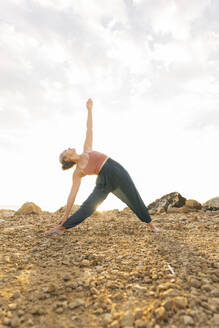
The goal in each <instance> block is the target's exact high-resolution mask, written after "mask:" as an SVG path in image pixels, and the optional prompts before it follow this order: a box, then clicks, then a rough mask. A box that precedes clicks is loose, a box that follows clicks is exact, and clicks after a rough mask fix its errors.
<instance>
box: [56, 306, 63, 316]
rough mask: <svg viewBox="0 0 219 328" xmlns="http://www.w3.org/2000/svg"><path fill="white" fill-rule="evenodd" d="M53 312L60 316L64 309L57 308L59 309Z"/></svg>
mask: <svg viewBox="0 0 219 328" xmlns="http://www.w3.org/2000/svg"><path fill="white" fill-rule="evenodd" d="M55 312H56V313H58V314H61V313H63V312H64V309H63V307H61V306H59V307H58V308H57V309H56V310H55Z"/></svg>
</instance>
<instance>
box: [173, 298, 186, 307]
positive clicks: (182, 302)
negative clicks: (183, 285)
mask: <svg viewBox="0 0 219 328" xmlns="http://www.w3.org/2000/svg"><path fill="white" fill-rule="evenodd" d="M173 302H174V304H175V305H176V307H178V308H181V309H184V308H185V307H186V306H187V304H188V301H187V299H186V298H185V297H181V296H177V297H175V298H174V299H173Z"/></svg>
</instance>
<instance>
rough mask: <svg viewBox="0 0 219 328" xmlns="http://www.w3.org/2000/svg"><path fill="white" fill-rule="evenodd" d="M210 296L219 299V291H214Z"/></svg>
mask: <svg viewBox="0 0 219 328" xmlns="http://www.w3.org/2000/svg"><path fill="white" fill-rule="evenodd" d="M210 294H211V296H215V297H219V289H218V288H216V289H213V290H212V291H211V293H210Z"/></svg>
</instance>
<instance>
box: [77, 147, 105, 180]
mask: <svg viewBox="0 0 219 328" xmlns="http://www.w3.org/2000/svg"><path fill="white" fill-rule="evenodd" d="M88 155H89V159H88V163H87V166H86V167H85V168H83V169H81V170H82V171H83V173H84V174H85V175H92V174H96V175H98V173H99V172H100V169H101V168H102V164H103V163H104V161H105V160H106V159H107V158H108V156H107V155H106V154H103V153H100V152H99V151H95V150H92V151H90V152H88Z"/></svg>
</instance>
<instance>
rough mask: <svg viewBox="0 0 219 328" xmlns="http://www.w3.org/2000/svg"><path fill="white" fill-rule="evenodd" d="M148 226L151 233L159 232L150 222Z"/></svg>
mask: <svg viewBox="0 0 219 328" xmlns="http://www.w3.org/2000/svg"><path fill="white" fill-rule="evenodd" d="M148 226H149V228H150V230H151V231H153V232H160V229H158V228H157V227H156V226H155V225H154V224H153V223H152V222H149V223H148Z"/></svg>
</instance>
